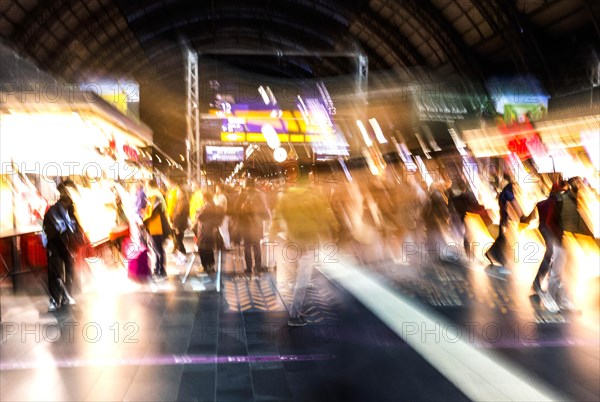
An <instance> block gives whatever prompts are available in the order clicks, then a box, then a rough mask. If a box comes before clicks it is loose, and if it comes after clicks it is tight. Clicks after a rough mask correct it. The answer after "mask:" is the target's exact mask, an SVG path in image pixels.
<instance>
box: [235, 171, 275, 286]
mask: <svg viewBox="0 0 600 402" xmlns="http://www.w3.org/2000/svg"><path fill="white" fill-rule="evenodd" d="M235 209H236V211H237V215H238V222H237V225H238V230H239V233H240V237H241V240H242V241H243V243H244V260H245V262H246V270H245V272H246V273H247V274H252V272H258V271H259V270H261V269H263V270H264V269H266V267H262V254H261V250H260V240H261V239H262V238H263V222H264V221H268V220H270V218H271V215H270V213H269V209H268V208H267V201H266V197H265V195H264V193H263V192H261V191H260V190H259V189H257V188H256V187H255V185H254V182H253V181H249V182H247V184H246V188H245V190H244V191H243V192H242V194H241V195H240V197H239V198H238V200H237V205H236V208H235Z"/></svg>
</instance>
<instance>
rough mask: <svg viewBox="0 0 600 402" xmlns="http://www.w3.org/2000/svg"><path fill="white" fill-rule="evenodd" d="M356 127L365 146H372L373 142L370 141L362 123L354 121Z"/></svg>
mask: <svg viewBox="0 0 600 402" xmlns="http://www.w3.org/2000/svg"><path fill="white" fill-rule="evenodd" d="M356 125H357V126H358V129H359V130H360V133H361V134H362V136H363V140H364V141H365V144H366V145H367V146H368V147H370V146H372V145H373V141H371V138H370V137H369V133H367V129H366V128H365V126H364V124H363V122H362V121H360V120H356Z"/></svg>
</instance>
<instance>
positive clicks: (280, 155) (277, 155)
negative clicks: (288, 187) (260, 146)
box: [273, 147, 288, 162]
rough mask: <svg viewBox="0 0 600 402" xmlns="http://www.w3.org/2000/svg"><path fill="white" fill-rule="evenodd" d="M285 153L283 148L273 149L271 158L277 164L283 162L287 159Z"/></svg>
mask: <svg viewBox="0 0 600 402" xmlns="http://www.w3.org/2000/svg"><path fill="white" fill-rule="evenodd" d="M287 155H288V153H287V151H286V150H285V148H281V147H279V148H275V150H274V151H273V158H274V159H275V161H277V162H284V161H285V160H286V159H287Z"/></svg>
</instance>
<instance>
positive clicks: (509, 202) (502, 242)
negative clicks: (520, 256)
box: [485, 175, 523, 267]
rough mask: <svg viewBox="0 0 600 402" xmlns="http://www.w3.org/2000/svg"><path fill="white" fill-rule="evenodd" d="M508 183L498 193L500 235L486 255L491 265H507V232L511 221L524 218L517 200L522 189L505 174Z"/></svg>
mask: <svg viewBox="0 0 600 402" xmlns="http://www.w3.org/2000/svg"><path fill="white" fill-rule="evenodd" d="M504 179H505V181H507V184H506V185H505V186H504V187H503V188H502V191H501V192H500V194H499V195H498V206H499V208H500V223H499V226H500V227H499V228H498V236H497V237H496V240H495V241H494V243H493V244H492V246H491V247H490V248H489V249H488V251H487V252H486V253H485V257H486V258H487V259H488V261H489V262H490V265H491V266H494V265H495V263H497V264H499V265H500V266H503V267H505V266H506V263H507V261H506V257H505V253H506V248H507V246H508V244H507V237H506V235H507V233H508V231H509V230H511V229H510V222H511V221H513V222H519V221H521V220H522V219H523V211H522V209H521V206H520V205H519V202H518V200H517V197H516V194H518V192H519V191H520V189H519V185H518V183H516V182H513V181H512V179H511V177H510V176H508V175H505V176H504Z"/></svg>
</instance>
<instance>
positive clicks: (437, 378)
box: [0, 253, 600, 401]
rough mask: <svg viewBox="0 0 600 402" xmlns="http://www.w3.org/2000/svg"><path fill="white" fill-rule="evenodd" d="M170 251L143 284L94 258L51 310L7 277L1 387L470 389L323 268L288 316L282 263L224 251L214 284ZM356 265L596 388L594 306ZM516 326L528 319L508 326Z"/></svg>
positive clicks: (139, 393) (532, 360) (76, 390)
mask: <svg viewBox="0 0 600 402" xmlns="http://www.w3.org/2000/svg"><path fill="white" fill-rule="evenodd" d="M169 261H170V262H169V269H168V270H169V274H170V275H169V279H168V280H167V281H163V282H149V283H146V284H136V283H133V282H131V281H129V280H128V279H127V277H126V272H125V270H124V269H123V268H120V267H119V266H118V264H116V265H115V266H92V267H91V268H90V271H89V272H87V273H84V275H82V277H83V278H82V282H83V286H82V289H83V292H82V293H80V294H79V295H78V297H77V299H78V304H77V305H76V306H74V307H70V308H67V309H64V310H61V311H59V312H57V313H47V312H46V310H47V299H46V297H45V296H43V295H42V294H40V292H35V291H32V292H29V294H27V292H22V293H21V294H17V295H12V294H11V292H9V291H7V289H3V290H2V294H1V296H2V314H3V317H2V318H3V324H2V333H1V336H2V339H1V343H0V399H1V400H3V401H13V400H14V401H16V400H40V401H42V400H43V401H48V400H60V401H63V400H72V401H83V400H96V401H106V400H139V401H163V400H185V401H253V400H255V401H403V400H405V401H409V400H410V401H415V400H422V401H442V400H445V401H448V400H452V401H456V400H468V398H467V397H466V396H465V394H464V393H463V392H462V391H461V389H459V388H460V387H459V386H457V385H454V384H453V383H452V382H450V380H448V379H447V378H445V377H444V375H442V374H440V372H439V371H438V370H436V368H434V367H433V366H432V365H431V364H430V363H429V362H428V361H427V360H426V359H424V358H423V357H422V356H421V355H420V354H419V353H418V352H417V351H415V350H414V349H413V348H412V347H410V346H409V345H408V344H407V343H406V342H405V341H404V340H403V339H402V338H400V337H399V336H398V335H397V334H396V333H394V332H393V331H392V330H391V329H389V328H388V327H387V326H386V325H385V324H383V322H382V321H381V320H380V319H379V318H377V316H376V315H375V314H374V313H373V312H372V311H370V310H369V309H367V308H366V307H365V306H364V305H363V304H361V303H359V302H358V301H357V299H356V298H355V297H354V296H353V295H351V293H349V292H348V291H347V290H346V289H344V288H343V287H342V286H340V285H339V284H336V283H334V282H332V281H330V280H328V279H326V278H325V276H323V275H322V274H321V273H320V272H319V271H315V275H314V277H313V281H312V283H311V287H310V289H309V293H308V297H307V301H306V310H307V317H308V320H309V322H310V324H309V325H307V326H306V327H302V328H289V327H288V326H287V325H286V324H287V318H288V316H287V306H288V305H289V301H290V298H291V286H292V283H291V282H292V281H293V272H291V270H290V267H289V266H286V265H285V264H281V263H280V264H279V265H278V269H277V270H276V271H271V272H269V273H261V274H259V275H255V276H253V277H248V276H245V275H242V274H241V271H242V269H243V267H242V265H241V264H242V260H241V259H240V258H239V257H238V256H236V255H235V253H229V254H228V255H227V256H226V258H225V264H224V266H225V270H224V271H225V272H224V274H223V278H222V286H221V292H220V293H217V292H216V291H215V280H216V276H215V275H205V274H203V273H201V272H199V271H200V269H199V268H197V267H196V266H193V267H192V270H191V274H190V276H189V277H188V279H187V281H186V283H185V284H183V283H182V281H181V278H182V274H183V272H184V268H185V267H183V266H177V265H176V264H175V262H174V260H172V257H171V256H169ZM194 264H197V261H196V262H195V263H194ZM361 269H363V270H365V272H367V273H368V274H369V275H371V276H372V277H373V278H376V279H377V280H381V281H382V282H383V283H385V284H387V285H389V286H390V287H391V288H394V289H395V291H396V292H397V294H398V296H399V297H403V298H406V299H410V300H413V301H416V302H417V303H418V304H420V305H422V306H423V307H424V308H425V309H429V310H431V311H435V312H436V313H441V314H442V315H443V316H444V317H445V318H447V319H448V320H450V321H451V322H453V323H455V324H456V325H458V326H460V327H462V328H465V326H467V325H468V323H472V322H477V323H479V324H482V325H488V328H490V331H491V330H492V329H494V328H495V327H498V328H500V329H501V331H502V333H503V334H513V335H512V337H511V336H508V335H507V336H506V337H505V338H501V339H498V341H497V342H490V339H492V338H490V337H492V336H495V335H494V334H492V333H491V332H490V333H489V334H488V333H482V332H477V333H476V334H484V335H482V336H480V337H479V338H478V339H475V342H474V343H473V344H474V347H477V348H481V349H485V350H491V351H493V353H497V354H498V355H501V356H503V357H504V358H508V359H510V360H511V361H512V362H514V363H515V364H517V365H518V366H519V367H522V368H523V369H524V370H526V372H527V373H531V375H532V376H534V377H535V378H537V379H540V380H541V381H543V382H544V383H547V384H551V386H552V387H553V388H554V389H556V390H558V391H560V392H561V393H562V394H563V395H565V396H566V397H568V398H571V399H573V400H598V398H599V397H600V391H599V389H598V381H597V380H598V378H599V377H598V376H599V373H600V364H599V361H600V360H599V348H600V347H599V342H598V326H597V321H595V318H596V317H597V310H595V311H594V310H591V311H590V310H586V312H584V313H583V314H580V315H566V314H563V315H560V317H558V316H557V317H550V316H548V314H546V313H544V312H543V310H541V309H539V308H537V309H536V307H535V306H532V305H531V304H523V303H524V302H523V300H528V299H527V297H526V296H525V299H523V296H522V295H521V293H517V292H520V290H519V287H518V286H513V285H514V283H513V282H512V281H511V280H504V279H502V278H501V279H498V278H495V277H493V276H490V275H486V273H485V271H481V272H480V271H473V270H472V269H471V268H465V267H463V266H457V265H452V264H446V265H436V266H418V267H417V266H416V265H414V266H411V267H406V266H401V267H399V266H396V265H394V264H392V263H389V262H387V263H386V262H382V263H379V264H371V265H370V266H363V267H361ZM473 272H476V275H475V276H474V275H473ZM482 272H483V276H481V273H482ZM31 287H34V286H33V285H32V286H31ZM494 289H496V290H495V291H494ZM540 317H541V318H540ZM515 323H516V324H515ZM491 324H493V325H494V326H495V327H494V328H492V327H491V326H490V325H491ZM515 325H516V326H515ZM515 329H518V330H521V331H525V332H522V336H521V337H517V338H515V337H514V330H515ZM510 330H512V331H513V332H509V331H510ZM527 331H529V332H527ZM476 338H477V337H476ZM495 339H496V338H495V337H494V338H493V340H495ZM523 340H526V341H531V342H523Z"/></svg>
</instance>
